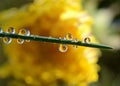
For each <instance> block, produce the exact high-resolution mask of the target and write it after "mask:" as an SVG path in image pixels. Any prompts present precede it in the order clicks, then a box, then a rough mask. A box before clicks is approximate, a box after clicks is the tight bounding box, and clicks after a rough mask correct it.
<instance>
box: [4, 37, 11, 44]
mask: <svg viewBox="0 0 120 86" xmlns="http://www.w3.org/2000/svg"><path fill="white" fill-rule="evenodd" d="M3 42H4V43H5V44H10V43H11V42H12V38H10V37H3Z"/></svg>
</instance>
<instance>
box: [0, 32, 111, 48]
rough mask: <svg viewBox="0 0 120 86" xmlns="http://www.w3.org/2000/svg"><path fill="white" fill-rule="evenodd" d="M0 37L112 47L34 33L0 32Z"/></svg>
mask: <svg viewBox="0 0 120 86" xmlns="http://www.w3.org/2000/svg"><path fill="white" fill-rule="evenodd" d="M0 37H11V38H15V39H18V38H20V39H25V40H34V41H40V42H51V43H59V44H70V45H78V46H85V47H93V48H104V49H112V48H111V47H109V46H107V45H102V44H93V43H85V42H81V41H78V42H75V41H74V40H66V39H59V38H52V37H45V36H36V35H30V36H25V35H18V34H11V33H5V32H2V33H0Z"/></svg>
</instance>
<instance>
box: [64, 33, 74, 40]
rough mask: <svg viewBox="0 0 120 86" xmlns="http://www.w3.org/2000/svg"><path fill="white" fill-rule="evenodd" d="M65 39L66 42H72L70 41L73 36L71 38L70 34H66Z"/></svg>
mask: <svg viewBox="0 0 120 86" xmlns="http://www.w3.org/2000/svg"><path fill="white" fill-rule="evenodd" d="M65 38H66V39H67V40H72V39H73V36H72V34H71V33H68V34H66V35H65Z"/></svg>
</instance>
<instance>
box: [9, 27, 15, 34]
mask: <svg viewBox="0 0 120 86" xmlns="http://www.w3.org/2000/svg"><path fill="white" fill-rule="evenodd" d="M7 32H8V33H11V34H14V33H15V29H14V28H13V27H9V28H8V29H7Z"/></svg>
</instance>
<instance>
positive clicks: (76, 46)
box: [73, 38, 78, 48]
mask: <svg viewBox="0 0 120 86" xmlns="http://www.w3.org/2000/svg"><path fill="white" fill-rule="evenodd" d="M73 41H74V42H78V39H77V38H75V39H74V40H73ZM73 47H75V48H78V45H73Z"/></svg>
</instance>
